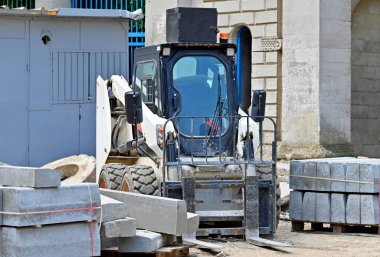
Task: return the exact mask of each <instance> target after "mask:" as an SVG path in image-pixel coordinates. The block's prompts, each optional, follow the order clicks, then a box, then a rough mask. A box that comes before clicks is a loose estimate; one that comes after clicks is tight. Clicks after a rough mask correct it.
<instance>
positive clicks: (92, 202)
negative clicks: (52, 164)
mask: <svg viewBox="0 0 380 257" xmlns="http://www.w3.org/2000/svg"><path fill="white" fill-rule="evenodd" d="M91 207H92V210H91ZM3 212H5V213H7V214H3V225H5V226H12V227H25V226H35V225H46V224H58V223H68V222H79V221H87V220H99V219H100V194H99V188H98V185H97V184H93V183H83V184H65V185H62V186H61V187H59V188H44V189H34V188H26V187H4V188H3Z"/></svg>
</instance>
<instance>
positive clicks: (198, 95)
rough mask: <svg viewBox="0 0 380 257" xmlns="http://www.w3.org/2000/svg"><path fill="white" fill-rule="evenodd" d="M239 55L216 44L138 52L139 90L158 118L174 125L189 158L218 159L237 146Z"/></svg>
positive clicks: (136, 86)
mask: <svg viewBox="0 0 380 257" xmlns="http://www.w3.org/2000/svg"><path fill="white" fill-rule="evenodd" d="M234 55H235V46H234V45H232V44H217V43H215V44H183V43H173V44H163V45H158V46H152V47H146V48H141V49H136V51H135V69H134V70H135V75H134V82H133V86H134V90H135V91H139V92H141V95H142V101H143V102H144V103H145V104H146V105H147V107H148V108H149V109H150V110H151V111H152V112H153V113H155V114H157V115H158V116H160V117H163V118H166V119H173V122H174V125H175V127H176V130H177V131H178V132H179V134H180V137H181V143H182V144H181V151H182V152H183V153H184V154H185V155H186V154H192V155H195V156H206V155H207V156H215V155H217V154H220V153H222V152H223V153H225V152H228V151H230V150H231V149H232V147H233V145H234V142H232V141H233V140H229V139H232V136H233V133H235V132H234V125H233V123H234V120H233V119H232V118H231V117H232V116H235V115H237V110H238V105H237V91H236V89H235V88H236V85H235V77H234V74H235V58H234ZM205 140H207V142H205ZM214 141H215V142H216V141H218V142H222V143H221V144H219V143H215V142H214Z"/></svg>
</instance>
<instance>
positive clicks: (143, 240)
mask: <svg viewBox="0 0 380 257" xmlns="http://www.w3.org/2000/svg"><path fill="white" fill-rule="evenodd" d="M163 246H164V239H163V237H162V235H161V234H159V233H155V232H151V231H146V230H138V231H137V232H136V236H134V237H125V238H119V240H118V247H119V252H120V253H149V252H153V251H155V250H157V249H158V248H161V247H163Z"/></svg>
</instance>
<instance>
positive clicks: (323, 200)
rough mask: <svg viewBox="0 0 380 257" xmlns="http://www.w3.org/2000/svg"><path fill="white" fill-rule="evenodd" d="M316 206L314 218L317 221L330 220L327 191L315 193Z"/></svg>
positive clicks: (327, 221)
mask: <svg viewBox="0 0 380 257" xmlns="http://www.w3.org/2000/svg"><path fill="white" fill-rule="evenodd" d="M315 197H316V208H315V220H316V221H317V222H326V223H329V222H330V210H331V196H330V194H329V193H315Z"/></svg>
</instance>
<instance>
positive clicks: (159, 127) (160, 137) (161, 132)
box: [156, 125, 165, 149]
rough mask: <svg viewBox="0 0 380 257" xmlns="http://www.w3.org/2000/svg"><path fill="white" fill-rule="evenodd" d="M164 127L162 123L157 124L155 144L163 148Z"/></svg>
mask: <svg viewBox="0 0 380 257" xmlns="http://www.w3.org/2000/svg"><path fill="white" fill-rule="evenodd" d="M164 132H165V130H164V127H163V126H162V125H157V129H156V135H157V145H158V147H160V149H162V148H164Z"/></svg>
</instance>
